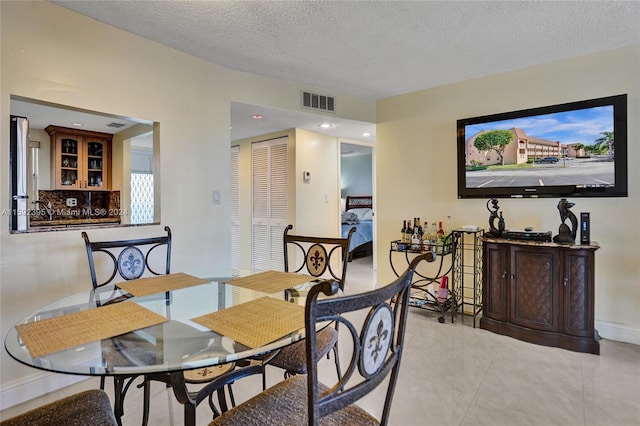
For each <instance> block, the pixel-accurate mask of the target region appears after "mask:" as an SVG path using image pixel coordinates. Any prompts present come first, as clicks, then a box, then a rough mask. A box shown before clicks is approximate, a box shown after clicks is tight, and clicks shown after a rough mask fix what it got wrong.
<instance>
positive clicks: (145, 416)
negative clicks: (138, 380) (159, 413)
mask: <svg viewBox="0 0 640 426" xmlns="http://www.w3.org/2000/svg"><path fill="white" fill-rule="evenodd" d="M142 389H143V391H142V394H143V396H142V398H143V400H142V426H147V424H148V423H149V408H150V406H149V404H150V400H151V383H150V382H149V380H148V379H147V378H146V377H145V378H144V383H143V386H142Z"/></svg>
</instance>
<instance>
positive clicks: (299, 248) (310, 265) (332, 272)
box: [270, 225, 356, 378]
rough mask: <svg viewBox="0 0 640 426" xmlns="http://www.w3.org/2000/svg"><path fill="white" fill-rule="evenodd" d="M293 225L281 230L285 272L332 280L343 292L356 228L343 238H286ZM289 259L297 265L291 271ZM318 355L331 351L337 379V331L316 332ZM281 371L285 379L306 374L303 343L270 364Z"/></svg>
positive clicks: (293, 236) (298, 236)
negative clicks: (352, 237)
mask: <svg viewBox="0 0 640 426" xmlns="http://www.w3.org/2000/svg"><path fill="white" fill-rule="evenodd" d="M292 229H293V225H288V226H287V227H286V228H285V230H284V270H285V272H296V273H303V274H308V275H311V276H312V277H314V278H320V277H323V278H327V279H333V280H335V281H336V282H337V283H338V286H339V287H340V289H341V290H344V284H345V279H346V276H347V265H348V259H349V243H350V241H351V235H352V234H353V233H354V232H355V230H356V228H355V227H353V228H351V230H349V234H348V235H347V237H346V238H330V237H308V236H302V235H293V234H289V231H290V230H292ZM292 259H293V260H294V261H295V262H296V263H295V264H294V266H292V267H290V262H291V261H292ZM317 341H318V344H317V347H316V349H317V350H318V354H319V355H320V356H321V357H322V356H325V355H326V356H328V355H329V351H331V350H333V355H334V358H335V364H336V371H337V373H338V375H340V358H339V357H338V331H337V330H336V329H335V328H334V327H325V328H324V329H322V330H321V331H320V332H318V339H317ZM270 364H271V365H273V366H276V367H279V368H282V369H283V370H284V371H285V372H284V377H285V378H286V377H290V376H293V375H295V374H306V373H307V358H306V350H305V345H304V341H299V342H296V343H294V344H293V345H290V346H287V347H286V348H284V349H282V350H281V351H280V353H279V354H277V355H276V356H275V357H274V358H273V360H271V362H270Z"/></svg>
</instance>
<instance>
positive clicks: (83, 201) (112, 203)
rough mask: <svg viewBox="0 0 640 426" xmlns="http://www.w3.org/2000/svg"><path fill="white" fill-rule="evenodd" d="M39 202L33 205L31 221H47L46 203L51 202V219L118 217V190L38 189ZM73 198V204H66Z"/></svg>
mask: <svg viewBox="0 0 640 426" xmlns="http://www.w3.org/2000/svg"><path fill="white" fill-rule="evenodd" d="M38 198H39V200H40V204H39V205H36V206H34V213H35V214H34V215H33V216H31V222H40V221H48V220H50V218H49V211H47V208H46V206H47V204H48V203H49V202H51V209H50V213H51V216H52V217H51V220H65V219H69V220H77V219H103V218H119V212H120V191H68V190H54V191H46V190H40V191H38ZM67 199H72V200H73V199H75V200H76V205H75V206H67Z"/></svg>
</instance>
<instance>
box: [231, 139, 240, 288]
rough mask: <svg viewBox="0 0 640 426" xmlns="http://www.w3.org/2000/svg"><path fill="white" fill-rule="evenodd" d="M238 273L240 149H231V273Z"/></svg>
mask: <svg viewBox="0 0 640 426" xmlns="http://www.w3.org/2000/svg"><path fill="white" fill-rule="evenodd" d="M239 272H240V147H238V146H233V147H231V273H232V274H233V275H234V276H235V275H237V274H238V273H239Z"/></svg>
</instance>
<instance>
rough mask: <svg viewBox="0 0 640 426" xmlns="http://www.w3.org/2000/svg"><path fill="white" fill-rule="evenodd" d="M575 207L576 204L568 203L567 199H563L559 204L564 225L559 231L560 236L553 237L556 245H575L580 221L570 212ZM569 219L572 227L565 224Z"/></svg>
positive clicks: (562, 224) (561, 225)
mask: <svg viewBox="0 0 640 426" xmlns="http://www.w3.org/2000/svg"><path fill="white" fill-rule="evenodd" d="M574 205H575V204H574V203H572V202H570V201H567V199H566V198H562V199H561V200H560V201H559V202H558V211H559V212H560V219H561V220H562V223H561V224H560V228H559V229H558V235H556V236H555V237H553V242H554V243H569V244H573V243H575V241H576V231H577V230H578V219H577V218H576V215H574V214H573V212H572V211H571V210H569V209H570V208H571V207H573V206H574ZM567 219H569V222H570V223H571V227H569V225H567V224H566V223H565V222H566V220H567Z"/></svg>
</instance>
